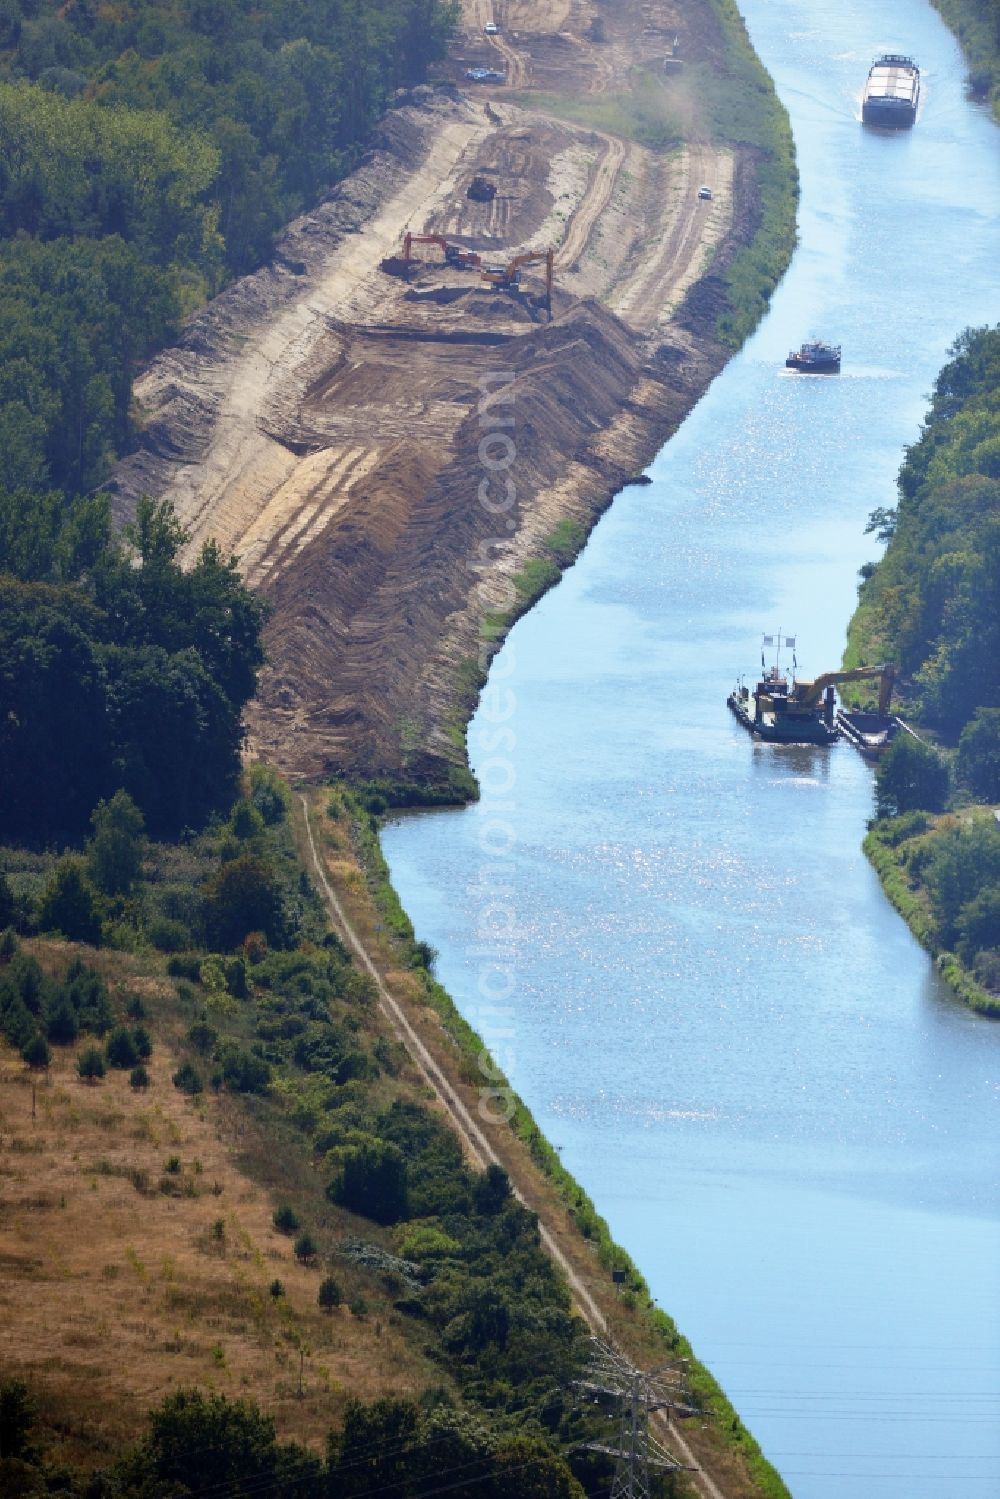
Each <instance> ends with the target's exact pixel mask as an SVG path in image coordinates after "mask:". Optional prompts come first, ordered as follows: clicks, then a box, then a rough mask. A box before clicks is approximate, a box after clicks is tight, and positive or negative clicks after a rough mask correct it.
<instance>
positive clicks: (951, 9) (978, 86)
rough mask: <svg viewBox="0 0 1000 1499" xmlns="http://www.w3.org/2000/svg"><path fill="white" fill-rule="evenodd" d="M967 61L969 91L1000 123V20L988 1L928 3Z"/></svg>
mask: <svg viewBox="0 0 1000 1499" xmlns="http://www.w3.org/2000/svg"><path fill="white" fill-rule="evenodd" d="M931 4H932V5H933V6H934V9H935V10H937V11H940V12H941V16H942V19H943V20H944V22H945V24H946V25H947V26H948V27H949V28H950V29H951V30H952V31H953V32H954V33H955V35H956V36H957V37H958V40H959V44H960V46H961V48H962V51H963V52H964V53H965V56H966V58H967V59H968V62H969V92H970V93H971V94H972V96H973V98H975V99H982V100H984V101H986V102H988V103H989V104H990V106H991V108H992V110H993V118H994V119H995V120H996V121H997V122H998V123H1000V19H998V16H997V8H996V5H995V3H994V4H991V0H931Z"/></svg>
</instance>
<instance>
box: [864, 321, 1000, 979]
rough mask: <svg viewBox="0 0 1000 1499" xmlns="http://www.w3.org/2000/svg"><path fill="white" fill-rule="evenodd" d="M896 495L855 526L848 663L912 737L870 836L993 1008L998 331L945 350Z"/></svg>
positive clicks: (997, 845) (998, 694)
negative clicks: (859, 535) (873, 555)
mask: <svg viewBox="0 0 1000 1499" xmlns="http://www.w3.org/2000/svg"><path fill="white" fill-rule="evenodd" d="M898 492H899V499H898V503H897V505H896V507H895V508H894V509H888V508H880V509H878V510H876V511H875V512H874V513H873V514H872V516H871V519H870V521H869V527H868V529H869V530H870V531H873V532H875V533H876V534H877V535H878V536H879V538H880V539H881V540H884V541H886V543H887V545H886V551H885V555H884V557H883V559H882V561H881V562H879V563H878V564H877V565H876V564H873V565H869V566H866V567H865V568H864V569H863V570H862V574H863V581H862V584H861V587H860V590H859V608H858V612H857V614H856V616H855V618H854V620H853V622H852V625H851V649H852V653H854V654H856V655H858V656H861V657H863V658H867V659H868V660H890V661H894V662H895V663H896V664H897V667H898V669H899V672H900V677H901V685H902V689H903V694H904V701H905V705H906V712H907V716H908V717H909V718H911V719H912V721H913V723H914V724H915V725H916V726H917V728H918V731H920V735H921V737H919V738H918V737H914V736H913V735H910V734H901V735H899V736H898V737H897V739H896V740H895V742H894V743H893V745H892V746H891V747H890V749H889V750H888V752H887V753H886V754H885V755H884V756H883V758H882V759H881V760H880V762H879V767H878V772H877V775H876V812H877V817H878V822H877V823H876V827H875V830H874V831H873V834H872V837H873V838H875V839H877V840H878V841H879V843H880V844H881V845H882V850H883V852H882V854H881V855H880V858H881V859H882V862H883V863H884V862H885V860H886V858H888V854H887V853H886V852H885V851H886V850H891V851H892V855H891V857H892V862H893V863H894V865H895V866H897V867H898V869H899V870H900V871H902V873H903V874H904V875H905V880H906V882H907V883H908V885H909V886H910V888H911V890H912V891H917V892H919V902H920V911H921V913H923V914H922V915H921V917H920V919H921V920H922V921H923V922H924V926H923V930H924V934H925V936H926V938H927V940H928V941H929V943H930V944H931V945H932V946H933V947H934V948H935V950H937V951H939V952H946V953H949V954H955V955H957V958H958V960H959V962H960V964H961V965H962V967H964V969H965V970H967V972H968V973H970V974H971V975H972V976H973V979H974V982H975V983H976V984H977V985H978V986H980V988H981V989H982V990H984V991H986V994H988V995H997V994H1000V827H998V825H997V822H996V819H995V818H994V817H993V816H992V814H991V813H989V814H987V815H983V814H982V813H980V812H976V811H975V810H974V809H975V808H976V805H977V804H981V803H984V802H985V803H987V804H991V803H995V802H1000V607H998V605H1000V326H998V327H994V328H990V327H983V328H975V329H973V328H970V329H967V330H966V331H965V332H964V333H963V334H962V335H961V336H960V337H959V338H958V340H957V341H956V342H955V344H954V345H953V347H952V349H951V350H950V358H949V361H948V363H947V364H946V365H945V366H944V368H943V369H942V370H941V372H940V374H939V375H938V378H937V380H936V382H935V386H934V392H933V397H932V400H931V406H930V410H929V411H928V413H927V418H926V420H925V422H924V425H923V429H922V431H921V435H920V438H919V440H918V441H917V442H916V443H914V444H913V445H912V446H911V447H910V448H908V449H907V451H906V454H905V458H904V461H903V465H902V468H901V470H900V474H899V485H898ZM963 809H968V810H963ZM928 814H946V815H943V816H939V817H938V818H937V820H935V819H934V818H933V817H930V816H928ZM909 900H910V897H909V896H908V895H907V893H906V892H905V891H904V892H903V895H902V902H903V903H904V904H907V903H908V902H909ZM970 994H973V997H974V998H975V994H974V991H972V990H970ZM977 1002H978V1001H977ZM982 1007H983V1008H992V1002H986V1001H985V1000H983V1001H982Z"/></svg>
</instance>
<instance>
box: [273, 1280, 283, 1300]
mask: <svg viewBox="0 0 1000 1499" xmlns="http://www.w3.org/2000/svg"><path fill="white" fill-rule="evenodd" d="M284 1294H285V1287H284V1285H283V1284H282V1282H281V1281H280V1280H272V1282H271V1295H272V1296H273V1297H274V1299H275V1301H277V1299H278V1297H279V1296H284Z"/></svg>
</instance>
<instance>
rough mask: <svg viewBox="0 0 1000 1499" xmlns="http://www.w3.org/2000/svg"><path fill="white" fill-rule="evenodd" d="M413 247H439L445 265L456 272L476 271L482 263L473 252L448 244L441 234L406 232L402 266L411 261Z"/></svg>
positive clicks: (479, 257)
mask: <svg viewBox="0 0 1000 1499" xmlns="http://www.w3.org/2000/svg"><path fill="white" fill-rule="evenodd" d="M414 245H440V246H441V251H442V253H443V255H444V259H445V264H446V265H450V266H452V267H453V268H454V269H455V270H456V271H467V270H477V269H478V268H479V266H481V265H482V263H483V262H482V257H481V256H480V255H479V254H478V253H477V252H476V251H475V250H466V249H463V247H462V246H461V245H452V244H449V242H448V241H447V240H446V239H445V237H444V235H443V234H410V233H409V232H407V234H406V237H405V238H404V240H403V264H404V265H409V264H410V263H411V261H412V260H413V253H412V251H413V246H414Z"/></svg>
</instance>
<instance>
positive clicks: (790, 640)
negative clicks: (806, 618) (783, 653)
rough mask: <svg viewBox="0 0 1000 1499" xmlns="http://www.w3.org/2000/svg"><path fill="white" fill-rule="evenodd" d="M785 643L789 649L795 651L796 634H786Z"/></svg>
mask: <svg viewBox="0 0 1000 1499" xmlns="http://www.w3.org/2000/svg"><path fill="white" fill-rule="evenodd" d="M785 644H786V645H787V646H788V648H789V650H792V651H794V649H795V636H794V635H786V636H785Z"/></svg>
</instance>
